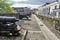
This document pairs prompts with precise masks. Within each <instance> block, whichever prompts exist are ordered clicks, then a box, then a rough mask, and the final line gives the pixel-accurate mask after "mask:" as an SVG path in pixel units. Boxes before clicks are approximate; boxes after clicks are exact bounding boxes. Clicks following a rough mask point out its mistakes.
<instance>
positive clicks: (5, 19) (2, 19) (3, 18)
mask: <svg viewBox="0 0 60 40" xmlns="http://www.w3.org/2000/svg"><path fill="white" fill-rule="evenodd" d="M16 21H19V20H18V19H16V17H7V16H0V22H3V23H4V22H12V23H14V22H16Z"/></svg>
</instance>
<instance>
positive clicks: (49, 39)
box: [34, 15, 59, 40]
mask: <svg viewBox="0 0 60 40" xmlns="http://www.w3.org/2000/svg"><path fill="white" fill-rule="evenodd" d="M34 16H35V18H36V21H37V23H38V25H39V27H40V29H41V32H42V33H43V34H44V36H45V38H46V40H59V38H58V37H57V36H56V35H55V34H54V33H53V32H51V31H50V30H49V29H48V27H47V26H46V25H45V24H44V22H43V21H42V20H40V19H39V18H38V17H36V15H34Z"/></svg>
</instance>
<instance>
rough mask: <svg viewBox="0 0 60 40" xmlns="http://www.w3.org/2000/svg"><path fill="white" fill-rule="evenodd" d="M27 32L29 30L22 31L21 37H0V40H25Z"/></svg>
mask: <svg viewBox="0 0 60 40" xmlns="http://www.w3.org/2000/svg"><path fill="white" fill-rule="evenodd" d="M26 32H27V30H25V29H21V31H20V36H12V37H8V36H0V40H24V38H25V36H26Z"/></svg>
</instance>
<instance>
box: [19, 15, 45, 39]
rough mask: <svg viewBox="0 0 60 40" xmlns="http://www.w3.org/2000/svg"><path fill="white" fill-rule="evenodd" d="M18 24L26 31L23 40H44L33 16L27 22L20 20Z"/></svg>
mask: <svg viewBox="0 0 60 40" xmlns="http://www.w3.org/2000/svg"><path fill="white" fill-rule="evenodd" d="M18 24H21V26H22V28H24V29H26V30H28V34H27V36H26V39H25V40H46V38H45V36H44V35H43V33H42V32H41V29H40V27H39V25H38V23H37V21H36V18H35V16H34V15H32V18H30V19H29V20H26V19H24V20H20V21H19V22H18Z"/></svg>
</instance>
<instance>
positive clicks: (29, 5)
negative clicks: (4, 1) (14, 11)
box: [12, 3, 40, 8]
mask: <svg viewBox="0 0 60 40" xmlns="http://www.w3.org/2000/svg"><path fill="white" fill-rule="evenodd" d="M38 6H40V5H31V4H24V3H21V4H15V5H12V7H30V8H37V7H38Z"/></svg>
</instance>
